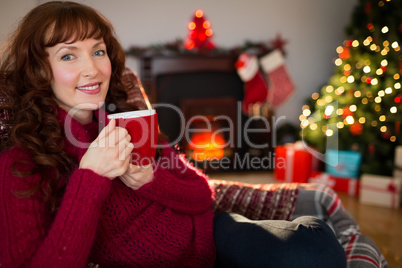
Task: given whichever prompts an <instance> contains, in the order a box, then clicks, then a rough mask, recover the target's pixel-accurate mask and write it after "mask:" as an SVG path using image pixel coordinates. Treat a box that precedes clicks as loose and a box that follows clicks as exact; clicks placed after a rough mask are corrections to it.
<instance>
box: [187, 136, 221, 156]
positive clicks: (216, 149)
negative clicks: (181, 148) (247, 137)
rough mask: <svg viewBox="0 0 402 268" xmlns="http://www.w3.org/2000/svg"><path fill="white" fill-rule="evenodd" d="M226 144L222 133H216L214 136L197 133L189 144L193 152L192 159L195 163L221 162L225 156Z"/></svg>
mask: <svg viewBox="0 0 402 268" xmlns="http://www.w3.org/2000/svg"><path fill="white" fill-rule="evenodd" d="M225 144H226V142H225V139H224V137H223V135H222V133H215V134H214V136H213V135H212V132H205V133H196V134H194V135H193V137H192V138H191V143H190V144H189V148H190V149H192V150H193V153H192V155H191V157H192V159H194V160H195V161H205V160H208V161H210V160H219V159H221V158H222V157H223V155H224V149H223V147H224V146H225Z"/></svg>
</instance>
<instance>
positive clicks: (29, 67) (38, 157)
mask: <svg viewBox="0 0 402 268" xmlns="http://www.w3.org/2000/svg"><path fill="white" fill-rule="evenodd" d="M86 38H94V39H101V38H103V40H104V42H105V44H106V48H107V54H108V56H109V58H110V61H111V66H112V74H111V78H110V86H109V92H108V94H107V97H106V102H105V103H106V105H105V107H106V108H107V107H108V106H109V105H108V104H112V103H113V104H114V105H113V107H114V112H121V111H128V110H133V109H135V107H132V106H131V105H130V104H128V103H127V102H126V100H127V94H126V92H125V90H124V87H123V84H122V81H121V79H122V75H123V71H124V67H125V54H124V51H123V49H122V47H121V45H120V44H119V42H118V41H117V39H116V37H115V32H114V30H113V27H112V25H111V23H110V22H109V21H108V20H107V19H106V18H104V17H103V16H102V15H101V14H99V13H98V12H97V11H95V10H94V9H93V8H91V7H88V6H85V5H82V4H78V3H74V2H61V1H54V2H48V3H45V4H42V5H39V6H38V7H36V8H34V9H33V10H31V11H30V12H29V13H28V14H27V15H26V16H25V17H24V18H23V20H22V21H21V23H20V25H19V27H18V28H17V30H16V31H15V33H14V35H13V36H12V37H11V39H10V41H9V42H8V43H7V44H6V46H5V50H4V52H3V55H2V56H1V65H0V91H1V93H2V94H3V95H4V96H5V98H6V99H7V101H8V105H7V107H1V108H3V109H8V110H9V111H10V114H13V118H12V121H11V125H12V128H11V130H10V133H9V137H10V139H9V144H7V146H8V147H10V146H18V147H22V148H25V149H27V150H28V151H29V152H30V154H31V155H32V160H33V162H34V164H35V168H34V169H33V170H31V171H30V172H29V174H25V173H24V174H23V173H22V172H20V171H18V170H16V168H15V166H16V165H15V164H14V172H15V173H16V174H17V175H19V176H28V175H33V174H40V175H41V178H42V179H41V184H40V185H38V186H37V187H35V188H33V189H31V190H30V191H28V192H25V193H24V196H30V195H32V194H33V193H34V192H36V191H37V190H43V191H44V192H45V195H46V196H47V202H48V204H49V207H50V209H51V210H52V211H55V209H56V208H57V206H58V204H57V200H58V197H60V195H62V193H63V190H61V191H60V189H58V187H59V181H60V179H61V178H62V177H65V176H68V175H69V174H70V173H71V169H72V163H71V159H70V157H69V156H68V155H67V154H66V153H65V152H64V151H63V148H64V136H63V130H62V127H61V126H60V123H59V122H58V120H57V114H56V113H55V111H58V104H57V103H56V101H55V100H54V98H53V92H52V88H51V86H50V83H51V80H52V72H51V68H50V64H49V62H48V55H47V53H46V51H45V48H46V47H52V46H54V45H56V44H58V43H63V42H75V41H78V40H84V39H86ZM116 108H117V109H116ZM0 149H4V148H0ZM49 171H51V173H49ZM49 174H54V176H49Z"/></svg>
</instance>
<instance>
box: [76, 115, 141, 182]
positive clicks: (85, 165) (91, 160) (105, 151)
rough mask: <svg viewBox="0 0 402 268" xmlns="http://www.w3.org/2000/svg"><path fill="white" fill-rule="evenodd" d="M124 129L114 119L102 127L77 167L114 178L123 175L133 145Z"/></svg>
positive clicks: (128, 162)
mask: <svg viewBox="0 0 402 268" xmlns="http://www.w3.org/2000/svg"><path fill="white" fill-rule="evenodd" d="M130 140H131V137H130V135H128V132H127V130H126V129H124V128H121V127H116V121H115V119H112V120H111V121H110V122H109V124H108V125H107V126H106V127H104V128H103V129H102V131H101V132H100V133H99V135H98V137H97V138H96V139H95V140H94V141H93V142H92V143H91V145H90V146H89V148H88V150H87V152H86V153H85V154H84V156H83V157H82V159H81V162H80V166H79V168H82V169H90V170H92V171H94V172H95V173H97V174H98V175H100V176H103V177H108V178H110V179H114V178H116V177H118V176H121V175H123V174H124V173H125V172H126V171H127V169H128V167H129V164H130V154H131V151H132V150H133V148H134V146H133V144H132V143H130Z"/></svg>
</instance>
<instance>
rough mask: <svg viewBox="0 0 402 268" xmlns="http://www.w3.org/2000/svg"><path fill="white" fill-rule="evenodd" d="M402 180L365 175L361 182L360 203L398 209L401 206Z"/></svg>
mask: <svg viewBox="0 0 402 268" xmlns="http://www.w3.org/2000/svg"><path fill="white" fill-rule="evenodd" d="M401 185H402V179H400V178H392V177H386V176H378V175H372V174H363V175H362V176H361V180H360V198H359V200H360V202H361V203H362V204H370V205H379V206H384V207H390V208H398V207H399V206H400V204H401V189H402V188H401Z"/></svg>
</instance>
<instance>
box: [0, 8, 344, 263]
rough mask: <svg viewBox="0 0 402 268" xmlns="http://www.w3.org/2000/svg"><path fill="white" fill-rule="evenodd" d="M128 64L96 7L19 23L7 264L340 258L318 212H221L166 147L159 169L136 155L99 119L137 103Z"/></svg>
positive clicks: (5, 223) (46, 13)
mask: <svg viewBox="0 0 402 268" xmlns="http://www.w3.org/2000/svg"><path fill="white" fill-rule="evenodd" d="M124 64H125V62H124V52H123V50H122V48H121V46H120V45H119V43H118V42H117V40H116V37H115V36H114V32H113V28H112V26H111V25H110V23H109V22H108V21H107V20H106V19H105V18H104V17H102V16H101V15H99V14H98V13H97V12H96V11H95V10H93V9H92V8H90V7H87V6H84V5H80V4H77V3H72V2H48V3H45V4H42V5H40V6H38V7H36V8H34V9H33V10H32V11H31V12H29V13H28V14H27V16H26V17H25V18H24V19H23V21H22V22H21V24H20V26H19V28H18V29H17V31H16V33H15V35H14V36H13V38H12V39H11V42H10V43H9V44H8V47H7V48H6V51H5V54H4V55H2V64H1V66H0V75H1V76H0V90H1V91H0V93H1V94H2V95H3V96H4V97H5V98H6V99H7V100H8V103H9V105H7V107H1V108H3V109H8V110H9V111H10V112H11V113H10V114H13V115H14V116H13V117H12V118H11V119H12V120H11V122H12V128H11V131H10V133H9V137H10V138H9V142H8V143H7V144H2V146H1V149H2V152H1V154H0V178H1V181H0V263H1V265H2V267H20V266H23V267H26V266H28V267H83V266H85V265H87V263H96V264H100V266H101V267H144V266H145V267H149V266H153V267H155V266H156V267H158V266H163V267H213V266H214V265H216V266H217V267H220V266H222V267H236V266H239V267H261V266H266V267H327V268H329V267H343V266H344V264H345V254H344V252H343V249H342V248H341V246H340V245H339V243H337V241H336V238H335V236H334V235H333V233H332V231H331V230H330V229H329V227H328V226H326V225H325V223H323V222H321V221H319V220H317V219H313V218H310V217H306V218H300V219H298V220H297V221H295V222H282V221H260V222H252V221H249V220H247V219H245V218H243V217H241V216H240V215H233V214H227V213H222V214H219V215H217V216H215V217H214V214H213V213H212V211H211V210H210V206H211V202H212V198H211V195H212V192H211V189H210V188H209V186H208V183H207V178H206V176H205V175H203V174H202V173H201V172H199V171H198V170H196V169H194V168H193V167H191V166H189V165H188V163H187V162H186V161H184V160H183V159H182V158H181V157H180V156H178V155H177V154H176V153H175V152H174V151H173V150H172V149H170V148H169V147H168V146H163V149H161V150H160V153H159V158H158V159H157V161H156V163H155V164H156V165H155V166H156V167H157V168H154V167H153V166H147V167H138V166H134V165H132V164H130V163H129V155H130V152H131V150H132V148H133V146H132V144H131V143H130V138H129V136H128V134H127V131H126V130H124V129H122V128H116V127H115V121H114V120H112V121H110V123H109V124H108V125H107V126H104V125H105V124H104V122H105V115H106V114H107V111H106V112H105V111H104V110H103V109H107V108H108V107H112V108H113V111H114V112H122V111H128V110H132V109H135V107H131V106H130V105H129V104H127V103H126V99H127V95H126V93H125V91H124V88H123V85H122V81H121V79H122V72H123V70H124ZM104 107H105V108H104ZM99 130H101V131H99ZM67 132H68V133H71V134H72V136H71V135H67ZM72 137H73V138H72ZM82 144H87V145H88V146H81V145H82ZM159 164H160V165H159ZM214 223H215V226H214ZM215 244H216V248H215ZM215 252H217V253H218V256H217V257H218V258H217V259H216V261H215V255H216V253H215ZM329 256H331V257H333V259H331V258H330V257H329Z"/></svg>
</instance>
